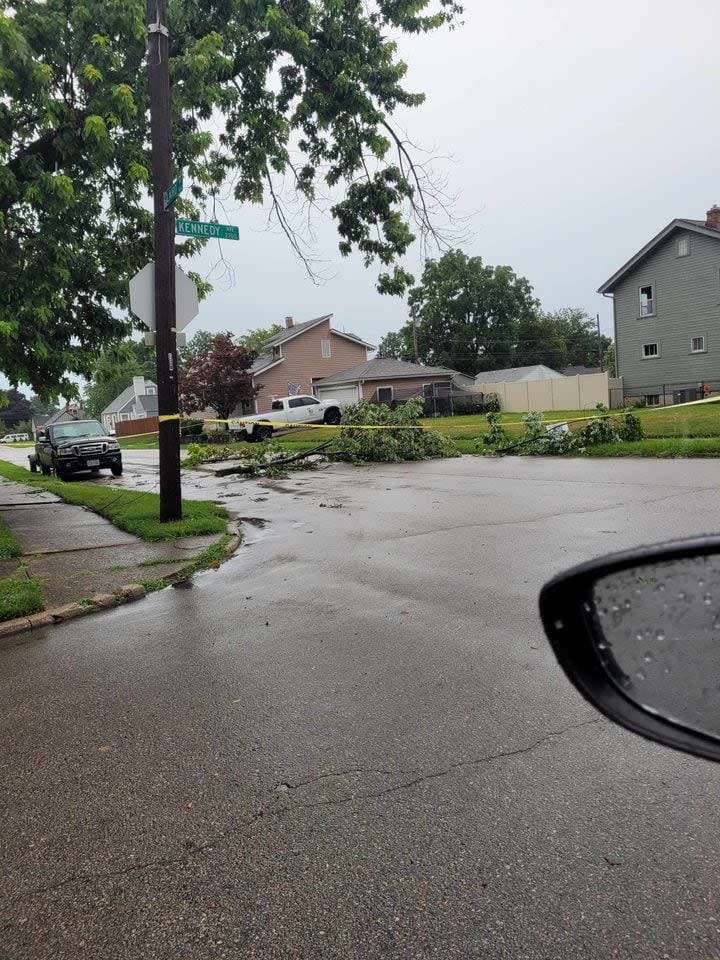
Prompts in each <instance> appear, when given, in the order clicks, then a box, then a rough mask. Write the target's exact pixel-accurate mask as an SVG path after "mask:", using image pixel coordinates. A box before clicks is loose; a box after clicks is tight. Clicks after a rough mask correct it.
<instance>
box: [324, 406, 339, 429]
mask: <svg viewBox="0 0 720 960" xmlns="http://www.w3.org/2000/svg"><path fill="white" fill-rule="evenodd" d="M325 423H329V424H330V425H331V426H333V427H334V426H337V424H338V423H340V411H339V410H338V408H337V407H330V409H329V410H326V411H325Z"/></svg>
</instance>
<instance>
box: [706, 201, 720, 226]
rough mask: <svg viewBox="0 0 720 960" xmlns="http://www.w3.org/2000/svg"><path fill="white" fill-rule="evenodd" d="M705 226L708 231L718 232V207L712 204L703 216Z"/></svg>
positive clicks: (719, 224)
mask: <svg viewBox="0 0 720 960" xmlns="http://www.w3.org/2000/svg"><path fill="white" fill-rule="evenodd" d="M705 217H706V219H705V226H706V227H707V228H708V230H720V207H719V206H718V205H717V204H716V203H714V204H713V205H712V207H710V209H709V210H708V212H707V213H706V214H705Z"/></svg>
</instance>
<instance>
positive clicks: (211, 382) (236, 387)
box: [179, 330, 257, 420]
mask: <svg viewBox="0 0 720 960" xmlns="http://www.w3.org/2000/svg"><path fill="white" fill-rule="evenodd" d="M254 359H255V354H254V353H253V352H252V351H248V350H246V349H245V347H241V346H240V345H239V344H237V343H235V340H234V338H233V335H232V333H230V331H229V330H228V331H227V333H219V334H216V335H215V336H214V337H213V343H212V347H211V348H210V349H209V350H207V351H205V352H204V353H197V354H195V355H194V356H191V357H189V358H188V360H187V361H186V363H185V366H184V368H183V370H182V371H181V374H180V383H179V392H180V409H181V410H183V411H184V412H185V413H195V412H196V411H197V410H204V409H205V408H206V407H212V408H213V409H214V410H216V411H217V415H218V417H219V418H220V419H221V420H226V419H227V418H228V417H229V416H230V414H231V413H232V412H233V410H234V409H235V407H236V406H237V405H238V404H239V403H241V402H242V401H243V400H246V401H249V400H252V398H253V397H254V396H255V394H256V393H257V389H256V388H254V387H253V383H252V377H251V376H250V374H249V373H248V370H249V369H250V367H251V366H252V364H253V360H254Z"/></svg>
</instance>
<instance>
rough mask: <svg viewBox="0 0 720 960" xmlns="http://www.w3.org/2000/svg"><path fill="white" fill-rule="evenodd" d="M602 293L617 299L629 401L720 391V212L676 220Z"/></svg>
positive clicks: (621, 372) (619, 356) (618, 345)
mask: <svg viewBox="0 0 720 960" xmlns="http://www.w3.org/2000/svg"><path fill="white" fill-rule="evenodd" d="M598 293H602V294H605V295H611V296H612V298H613V307H614V315H615V353H616V360H617V374H618V376H620V377H622V378H623V390H624V393H625V394H626V395H631V396H643V397H645V400H646V402H647V403H648V405H657V404H661V403H673V402H674V403H681V402H683V401H685V400H691V399H692V400H694V399H699V398H700V397H701V396H702V394H703V392H707V388H708V387H711V388H712V390H713V391H715V390H719V389H720V207H717V206H714V207H712V209H710V210H708V212H707V215H706V218H705V219H704V220H673V221H672V222H671V223H669V224H668V225H667V227H665V229H664V230H661V231H660V233H659V234H658V235H657V236H656V237H653V239H652V240H651V241H650V242H649V243H647V244H646V245H645V246H644V247H643V248H642V250H639V251H638V252H637V253H636V254H635V256H634V257H631V259H630V260H628V262H627V263H626V264H625V265H624V266H622V267H620V269H619V270H618V271H617V273H614V274H613V276H612V277H610V279H609V280H607V281H606V282H605V283H604V284H603V285H602V286H601V287H600V289H599V290H598Z"/></svg>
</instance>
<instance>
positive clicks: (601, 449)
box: [580, 437, 720, 458]
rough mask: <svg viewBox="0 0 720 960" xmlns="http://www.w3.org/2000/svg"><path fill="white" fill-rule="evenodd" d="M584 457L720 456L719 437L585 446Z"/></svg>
mask: <svg viewBox="0 0 720 960" xmlns="http://www.w3.org/2000/svg"><path fill="white" fill-rule="evenodd" d="M580 455H581V456H585V457H660V458H670V457H720V437H656V438H649V439H645V440H634V441H626V442H625V443H603V444H599V445H598V446H596V447H587V448H586V450H585V451H584V453H583V454H580Z"/></svg>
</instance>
